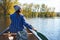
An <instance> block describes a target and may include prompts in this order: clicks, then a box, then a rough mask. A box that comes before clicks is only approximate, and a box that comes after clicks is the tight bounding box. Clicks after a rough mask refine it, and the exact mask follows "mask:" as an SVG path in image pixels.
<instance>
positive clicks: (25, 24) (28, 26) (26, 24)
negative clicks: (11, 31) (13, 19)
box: [22, 16, 32, 29]
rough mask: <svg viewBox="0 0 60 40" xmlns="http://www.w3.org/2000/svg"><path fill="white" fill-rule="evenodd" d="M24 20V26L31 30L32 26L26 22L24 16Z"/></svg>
mask: <svg viewBox="0 0 60 40" xmlns="http://www.w3.org/2000/svg"><path fill="white" fill-rule="evenodd" d="M22 20H23V25H24V26H25V27H27V28H29V29H32V26H31V25H30V24H28V23H27V22H26V20H25V17H24V16H22Z"/></svg>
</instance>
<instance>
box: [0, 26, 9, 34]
mask: <svg viewBox="0 0 60 40" xmlns="http://www.w3.org/2000/svg"><path fill="white" fill-rule="evenodd" d="M8 29H9V27H7V28H6V29H5V30H4V31H2V32H0V35H2V34H3V33H4V32H6V31H7V30H8Z"/></svg>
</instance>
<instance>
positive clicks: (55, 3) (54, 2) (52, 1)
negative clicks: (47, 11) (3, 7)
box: [19, 0, 60, 12]
mask: <svg viewBox="0 0 60 40" xmlns="http://www.w3.org/2000/svg"><path fill="white" fill-rule="evenodd" d="M19 2H20V3H21V4H24V3H28V4H30V3H34V4H40V5H41V4H46V5H47V6H48V7H55V12H60V0H19Z"/></svg>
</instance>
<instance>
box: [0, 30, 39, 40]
mask: <svg viewBox="0 0 60 40" xmlns="http://www.w3.org/2000/svg"><path fill="white" fill-rule="evenodd" d="M26 30H27V32H28V40H39V39H38V38H37V37H36V36H35V35H34V33H32V32H31V31H30V30H28V29H26ZM8 34H9V33H7V31H6V32H4V33H3V34H2V35H0V40H9V38H8ZM10 34H11V35H12V36H13V37H14V39H13V40H16V33H10Z"/></svg>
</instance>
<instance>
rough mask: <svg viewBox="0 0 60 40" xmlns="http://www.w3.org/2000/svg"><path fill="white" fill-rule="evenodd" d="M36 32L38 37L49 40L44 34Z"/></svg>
mask: <svg viewBox="0 0 60 40" xmlns="http://www.w3.org/2000/svg"><path fill="white" fill-rule="evenodd" d="M35 32H36V33H37V35H38V36H39V37H40V38H41V39H42V40H48V39H47V37H46V36H44V35H43V34H41V33H40V32H37V31H35Z"/></svg>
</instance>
